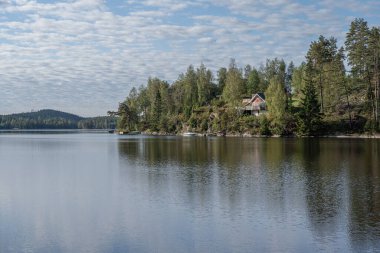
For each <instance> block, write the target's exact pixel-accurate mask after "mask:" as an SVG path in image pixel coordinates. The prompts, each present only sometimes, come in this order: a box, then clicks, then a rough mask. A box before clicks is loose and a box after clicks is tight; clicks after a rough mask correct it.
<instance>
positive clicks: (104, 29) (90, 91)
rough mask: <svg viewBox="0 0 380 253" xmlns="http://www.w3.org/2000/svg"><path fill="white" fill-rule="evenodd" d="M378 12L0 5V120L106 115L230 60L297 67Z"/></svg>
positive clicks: (149, 4)
mask: <svg viewBox="0 0 380 253" xmlns="http://www.w3.org/2000/svg"><path fill="white" fill-rule="evenodd" d="M378 13H380V11H379V4H378V3H377V2H375V1H366V2H365V3H363V2H362V1H358V0H349V1H347V2H345V3H341V2H337V1H331V0H324V1H320V2H318V3H312V4H305V3H303V2H301V1H299V2H295V1H288V0H271V1H251V0H218V1H217V0H210V1H205V0H195V1H194V0H193V1H187V0H184V1H175V0H154V1H153V0H142V1H134V0H128V1H123V2H117V1H103V0H67V1H57V2H49V3H46V2H39V1H32V0H0V74H1V76H0V87H1V88H2V92H3V94H4V96H3V97H2V99H1V100H0V108H1V110H0V113H10V112H15V111H28V110H31V109H41V108H43V107H51V108H55V109H60V110H66V111H70V112H76V113H80V114H83V115H96V114H104V113H105V112H106V111H107V110H110V109H115V108H116V107H117V104H118V102H119V101H121V100H123V99H124V97H125V96H126V95H127V94H128V93H129V90H130V88H131V87H132V86H138V85H140V84H144V83H145V82H146V80H147V78H148V77H150V76H158V77H160V78H163V79H165V80H168V81H169V82H171V81H174V80H175V79H176V78H177V77H178V74H180V73H181V72H184V71H185V70H186V68H187V66H188V65H190V64H193V65H198V64H200V63H201V62H204V63H206V65H207V67H210V68H211V69H212V70H214V71H216V70H217V69H218V68H220V67H222V66H227V65H228V62H229V59H230V58H235V59H237V62H238V64H240V65H244V64H252V65H255V66H259V65H260V63H261V62H265V60H266V58H273V57H283V58H284V59H285V60H286V61H290V60H294V61H295V62H296V63H300V62H301V61H302V60H303V59H304V55H305V53H306V50H307V48H308V46H309V43H310V42H311V41H312V40H315V39H317V38H318V36H319V35H320V34H324V35H326V36H332V35H333V36H336V37H337V38H338V39H339V41H340V43H342V42H343V39H344V35H345V31H346V30H347V29H348V25H349V22H350V20H345V18H346V17H345V16H346V15H347V14H349V16H352V17H355V16H358V17H364V18H368V20H369V23H370V25H379V20H380V19H378V18H377V16H378Z"/></svg>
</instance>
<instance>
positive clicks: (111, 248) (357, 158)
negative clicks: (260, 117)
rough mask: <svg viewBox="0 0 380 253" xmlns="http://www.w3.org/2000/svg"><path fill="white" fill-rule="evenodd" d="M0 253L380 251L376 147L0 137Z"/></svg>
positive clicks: (362, 143)
mask: <svg viewBox="0 0 380 253" xmlns="http://www.w3.org/2000/svg"><path fill="white" fill-rule="evenodd" d="M0 165H1V166H0V252H376V251H379V252H380V141H379V140H362V139H256V138H203V137H201V138H198V137H187V138H186V137H185V138H183V137H142V136H133V137H125V136H115V135H108V134H100V133H91V134H86V133H79V134H78V133H73V132H71V133H54V132H49V134H42V133H38V132H37V133H27V134H20V133H17V134H12V133H3V134H0Z"/></svg>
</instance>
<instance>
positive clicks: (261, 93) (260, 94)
mask: <svg viewBox="0 0 380 253" xmlns="http://www.w3.org/2000/svg"><path fill="white" fill-rule="evenodd" d="M256 95H258V96H260V97H261V98H262V99H263V100H265V94H264V92H258V93H256Z"/></svg>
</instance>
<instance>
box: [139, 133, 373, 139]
mask: <svg viewBox="0 0 380 253" xmlns="http://www.w3.org/2000/svg"><path fill="white" fill-rule="evenodd" d="M141 134H142V135H148V136H184V135H183V134H184V133H183V132H180V133H159V132H153V133H152V132H141ZM194 134H195V135H194V136H193V137H243V138H295V139H298V138H335V139H380V134H372V135H370V134H341V133H339V134H329V135H320V136H296V135H289V136H281V135H252V134H247V133H243V134H236V133H226V134H225V135H217V134H209V133H197V132H194ZM186 137H189V136H186Z"/></svg>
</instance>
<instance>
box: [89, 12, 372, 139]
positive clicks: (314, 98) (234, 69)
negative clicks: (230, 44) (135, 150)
mask: <svg viewBox="0 0 380 253" xmlns="http://www.w3.org/2000/svg"><path fill="white" fill-rule="evenodd" d="M337 44H338V43H337V40H336V39H335V38H334V37H330V38H325V37H324V36H320V37H319V38H317V40H316V41H313V42H312V43H311V44H310V47H309V50H308V52H307V55H306V62H305V63H301V65H299V66H294V64H293V63H292V62H290V63H289V64H288V65H287V64H286V63H285V61H284V60H283V59H278V58H275V59H267V61H266V62H265V64H262V65H261V66H260V67H259V68H254V67H252V66H251V65H249V64H248V65H246V66H245V67H244V69H243V70H242V69H241V68H240V67H238V66H237V64H236V62H235V60H234V59H232V60H231V62H230V65H229V67H228V68H224V67H221V68H219V69H218V71H217V73H216V77H217V78H216V83H214V82H213V81H214V79H213V74H212V72H211V71H210V70H209V69H207V68H206V66H205V65H204V64H201V65H200V66H199V67H197V68H194V67H193V66H192V65H190V66H189V67H188V68H187V70H186V72H185V73H182V74H180V75H179V76H178V78H177V80H175V81H174V82H173V83H172V84H170V85H169V84H168V83H167V82H165V81H162V80H160V79H158V78H149V80H148V82H147V85H146V86H140V87H139V89H138V90H137V89H132V90H131V92H130V94H129V96H128V97H127V98H126V100H125V101H124V102H123V103H122V104H123V106H121V107H120V108H119V111H118V115H120V117H119V125H120V126H121V127H127V128H128V129H133V128H138V130H140V131H144V130H147V131H157V132H169V133H177V132H179V131H182V130H184V129H183V128H185V129H186V130H187V129H188V128H190V129H192V131H199V132H206V131H207V132H214V133H217V132H222V133H236V134H242V133H251V134H263V135H270V134H280V135H292V134H294V133H297V134H299V135H315V134H319V133H322V131H325V132H326V133H328V132H329V131H328V130H332V129H334V130H336V131H340V130H345V131H346V130H347V129H349V130H347V131H355V132H361V131H363V130H364V126H365V122H367V126H366V129H367V130H368V131H372V130H373V129H376V128H378V127H379V110H380V99H379V97H380V74H379V73H380V63H379V58H380V29H379V28H378V27H373V28H369V27H368V26H367V22H366V21H364V20H363V19H356V20H354V21H353V22H352V24H351V27H350V31H349V32H348V33H347V39H346V42H345V46H346V48H345V49H346V50H345V49H344V48H338V47H337ZM346 54H347V56H348V59H347V60H348V63H349V65H350V69H351V70H352V72H348V73H346V70H345V65H344V62H345V55H346ZM258 92H264V93H265V95H266V103H267V109H268V113H266V114H264V115H260V116H253V115H244V114H247V113H248V111H249V110H247V109H248V108H249V107H243V105H242V102H243V101H242V98H243V97H247V96H251V95H252V94H255V93H258ZM245 101H247V100H245ZM124 105H125V106H124ZM321 113H323V114H321ZM322 115H323V116H324V119H323V120H324V121H322ZM87 126H89V125H88V124H87Z"/></svg>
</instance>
